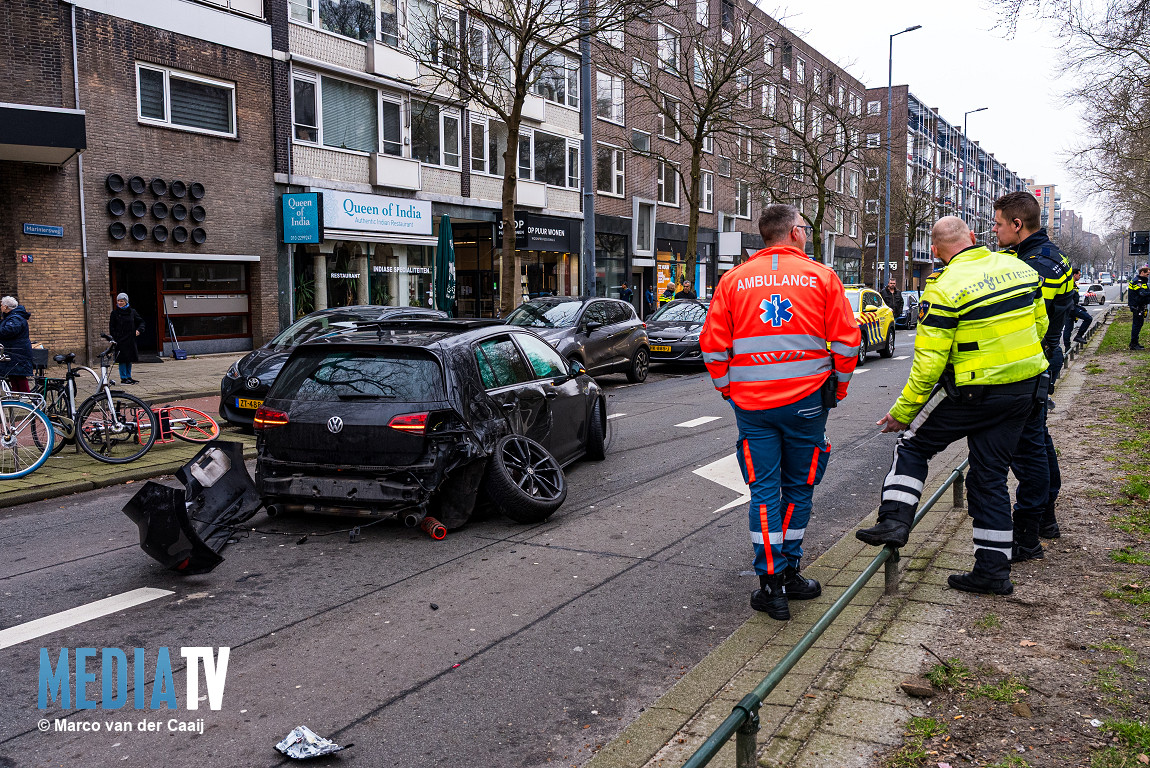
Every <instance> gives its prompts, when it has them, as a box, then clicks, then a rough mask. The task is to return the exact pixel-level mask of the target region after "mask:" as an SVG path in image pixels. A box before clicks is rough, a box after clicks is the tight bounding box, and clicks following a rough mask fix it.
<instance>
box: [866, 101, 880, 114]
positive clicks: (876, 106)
mask: <svg viewBox="0 0 1150 768" xmlns="http://www.w3.org/2000/svg"><path fill="white" fill-rule="evenodd" d="M866 113H867V114H868V115H881V114H882V102H881V101H868V102H867V103H866Z"/></svg>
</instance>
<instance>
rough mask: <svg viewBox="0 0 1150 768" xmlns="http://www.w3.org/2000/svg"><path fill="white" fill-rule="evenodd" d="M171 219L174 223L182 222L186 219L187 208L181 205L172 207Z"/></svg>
mask: <svg viewBox="0 0 1150 768" xmlns="http://www.w3.org/2000/svg"><path fill="white" fill-rule="evenodd" d="M172 218H173V219H175V220H176V221H183V220H184V219H186V218H188V206H186V205H184V204H183V203H176V204H175V205H173V206H172Z"/></svg>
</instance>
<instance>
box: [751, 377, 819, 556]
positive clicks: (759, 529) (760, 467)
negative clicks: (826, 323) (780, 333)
mask: <svg viewBox="0 0 1150 768" xmlns="http://www.w3.org/2000/svg"><path fill="white" fill-rule="evenodd" d="M731 406H732V407H733V408H734V409H735V421H736V422H737V423H738V425H739V442H738V445H737V446H736V451H735V453H736V455H737V456H738V459H739V466H740V467H741V468H742V470H743V479H744V480H745V481H746V482H747V485H749V486H750V488H751V508H750V526H751V543H752V544H753V545H754V548H755V571H756V572H757V573H758V574H760V575H764V574H773V573H782V572H783V570H784V569H785V568H786V567H787V566H788V565H791V566H793V567H795V568H796V569H797V568H798V567H799V560H800V559H801V558H802V556H803V535H804V534H805V533H806V529H807V522H808V521H809V520H810V517H811V500H812V498H813V496H814V490H815V486H816V485H818V482H819V481H820V480H821V479H822V477H823V471H824V470H825V469H826V466H827V458H828V457H829V456H830V450H831V444H830V442H829V441H828V440H827V438H826V433H825V430H826V426H827V411H826V409H825V408H823V405H822V397H821V395H820V394H819V393H818V392H817V391H816V392H815V393H814V394H811V395H808V396H807V397H804V398H803V399H802V400H799V401H798V402H795V403H791V404H790V405H784V406H781V407H779V408H770V409H766V410H762V411H753V410H743V409H742V408H740V407H739V406H737V405H735V403H734V402H733V401H732V402H731Z"/></svg>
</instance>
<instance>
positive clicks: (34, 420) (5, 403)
mask: <svg viewBox="0 0 1150 768" xmlns="http://www.w3.org/2000/svg"><path fill="white" fill-rule="evenodd" d="M7 360H8V357H7V356H6V355H5V354H4V347H3V346H2V345H0V362H3V361H7ZM0 388H2V397H0V480H14V479H16V478H18V477H24V475H27V474H29V473H31V472H35V471H36V470H37V469H39V468H40V466H41V465H42V464H43V463H44V462H45V461H47V460H48V456H49V454H50V453H51V451H52V443H53V440H54V439H55V438H54V431H53V429H52V423H51V422H50V421H49V420H48V417H47V415H46V414H45V413H44V411H43V410H41V408H40V407H39V405H38V404H37V403H36V402H35V398H36V397H37V396H35V395H32V396H31V397H30V398H28V400H29V401H26V400H25V399H17V394H16V393H12V392H11V390H10V389H8V385H7V383H6V382H4V380H3V379H0ZM27 394H28V393H19V396H27ZM40 402H41V403H42V402H43V399H42V398H41V399H40Z"/></svg>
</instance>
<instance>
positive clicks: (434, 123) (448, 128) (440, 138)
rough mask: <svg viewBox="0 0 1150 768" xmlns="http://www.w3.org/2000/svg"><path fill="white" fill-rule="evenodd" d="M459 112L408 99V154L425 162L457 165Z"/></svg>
mask: <svg viewBox="0 0 1150 768" xmlns="http://www.w3.org/2000/svg"><path fill="white" fill-rule="evenodd" d="M459 138H460V136H459V115H458V114H456V113H454V112H448V111H446V110H444V109H441V108H440V106H439V105H438V104H431V103H429V102H420V101H412V102H411V156H412V158H414V159H416V160H419V161H420V162H422V163H426V164H427V165H443V166H446V167H448V168H458V167H459V164H460V157H459Z"/></svg>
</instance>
